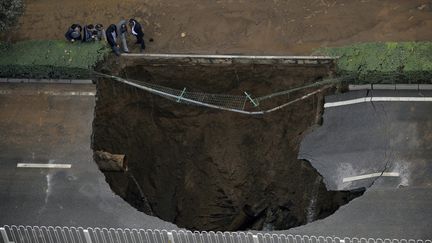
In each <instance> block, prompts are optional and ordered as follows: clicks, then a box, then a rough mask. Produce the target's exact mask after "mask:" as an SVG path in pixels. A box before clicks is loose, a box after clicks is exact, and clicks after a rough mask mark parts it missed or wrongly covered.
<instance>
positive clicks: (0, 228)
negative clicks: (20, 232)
mask: <svg viewBox="0 0 432 243" xmlns="http://www.w3.org/2000/svg"><path fill="white" fill-rule="evenodd" d="M0 234H1V236H2V238H3V241H4V242H5V243H13V241H9V237H8V236H7V233H6V230H5V228H3V227H0Z"/></svg>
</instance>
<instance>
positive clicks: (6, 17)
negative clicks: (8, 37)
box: [0, 0, 24, 32]
mask: <svg viewBox="0 0 432 243" xmlns="http://www.w3.org/2000/svg"><path fill="white" fill-rule="evenodd" d="M23 10H24V3H23V0H0V32H4V31H6V30H7V29H9V28H10V27H11V26H13V25H15V24H16V22H17V21H18V17H19V16H20V15H21V14H22V13H23Z"/></svg>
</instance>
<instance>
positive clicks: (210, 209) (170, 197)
mask: <svg viewBox="0 0 432 243" xmlns="http://www.w3.org/2000/svg"><path fill="white" fill-rule="evenodd" d="M117 62H118V61H117ZM101 70H102V71H103V72H110V73H111V74H113V75H118V76H121V77H123V78H125V79H129V80H139V81H144V82H148V83H152V84H157V85H161V86H165V87H169V88H173V89H178V90H183V89H185V88H186V89H187V90H188V91H189V90H190V91H193V92H203V93H212V94H230V95H243V94H244V92H247V93H248V94H250V95H251V96H252V97H258V96H263V95H267V94H271V93H276V92H280V91H284V90H288V89H290V88H293V87H299V86H301V85H304V84H307V83H312V82H316V81H318V80H322V79H323V78H326V77H328V76H329V75H331V73H332V70H333V64H331V63H327V64H307V65H306V64H305V65H299V64H280V63H279V64H277V63H276V64H275V63H270V64H269V63H265V64H259V63H247V62H244V63H213V62H210V63H197V62H190V61H187V62H175V61H169V62H162V63H161V62H158V63H154V62H151V61H143V60H139V59H138V60H132V61H130V60H129V61H123V62H122V64H121V65H120V64H118V63H115V65H111V66H109V65H107V66H105V67H102V68H101ZM316 89H317V88H316V87H315V88H308V89H301V90H299V91H296V92H292V93H289V94H285V95H282V96H278V97H275V98H274V99H269V100H267V101H265V102H263V103H262V104H259V106H258V108H257V107H254V106H253V105H252V104H251V103H250V102H248V103H247V104H246V106H247V107H246V108H249V109H260V108H261V107H262V108H263V109H265V108H271V107H274V106H277V105H280V104H283V103H284V102H286V101H289V100H293V99H296V98H298V97H302V96H304V95H305V94H306V93H308V92H311V91H313V90H316ZM331 92H334V90H333V89H332V88H329V89H327V90H326V91H325V92H323V93H319V94H316V95H312V96H310V97H308V98H306V99H302V100H299V101H298V102H295V103H293V104H291V105H289V106H287V107H284V108H283V109H280V110H278V111H275V112H272V113H269V114H265V115H257V116H251V115H245V114H239V113H235V112H230V111H222V110H217V109H213V108H208V107H202V106H197V105H191V104H184V103H182V102H176V101H175V100H172V99H171V100H170V99H166V98H164V97H160V96H158V95H154V94H151V93H148V92H146V91H143V90H140V89H138V88H135V87H131V86H129V85H126V84H122V83H118V82H116V81H114V80H110V79H106V78H100V79H99V80H97V102H96V109H95V120H94V123H93V131H94V132H93V145H92V146H93V150H94V151H95V154H97V153H100V151H104V152H107V153H109V154H120V155H124V157H122V156H120V158H121V159H122V162H123V168H126V167H127V170H125V171H122V170H120V171H118V170H110V169H109V168H103V167H101V166H100V168H101V170H102V171H103V172H104V174H105V176H106V180H107V182H108V183H109V185H110V187H111V188H112V190H113V191H114V192H115V193H116V194H118V195H119V196H121V197H122V198H123V199H124V200H125V201H127V202H128V203H129V204H130V205H131V206H133V207H135V208H137V209H138V210H139V211H142V212H143V213H146V214H149V215H154V216H157V217H159V218H161V219H163V220H165V221H169V222H172V223H175V224H176V225H178V226H179V227H182V228H187V229H190V230H206V231H209V230H213V231H237V230H248V229H251V230H267V231H270V230H282V229H288V228H292V227H296V226H299V225H303V224H306V223H309V222H312V221H314V220H317V219H321V218H324V217H327V216H329V215H331V214H332V213H334V212H335V211H336V210H337V209H338V208H339V207H340V206H341V205H344V204H346V203H347V202H349V201H350V200H352V199H353V198H355V197H357V196H359V195H361V194H362V193H363V191H355V192H353V191H328V190H326V188H325V185H324V183H323V181H322V177H321V176H320V175H319V174H318V173H317V171H316V170H315V169H314V168H312V167H311V165H310V164H309V163H308V162H307V161H303V160H298V159H297V154H298V149H299V145H300V142H301V139H302V137H303V136H304V134H305V133H306V132H308V131H309V130H310V129H311V128H312V127H313V126H315V125H316V124H317V123H319V121H320V119H321V112H322V103H323V96H324V95H325V94H328V93H331ZM96 151H97V152H96ZM96 157H100V154H98V155H95V158H96ZM98 159H99V160H100V158H96V160H98Z"/></svg>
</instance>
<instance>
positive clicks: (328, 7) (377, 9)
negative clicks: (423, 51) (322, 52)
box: [9, 0, 432, 54]
mask: <svg viewBox="0 0 432 243" xmlns="http://www.w3.org/2000/svg"><path fill="white" fill-rule="evenodd" d="M26 3H27V8H26V11H25V13H24V15H23V17H22V18H21V19H20V21H19V27H18V28H16V30H14V31H13V33H12V34H11V35H9V37H10V39H11V40H15V41H16V40H28V39H62V38H64V37H63V34H64V32H65V31H66V29H67V27H68V26H70V25H71V24H72V23H81V24H84V23H95V22H100V23H103V24H104V25H105V26H108V25H109V24H110V23H117V22H118V21H119V19H120V18H122V17H124V18H129V17H135V18H137V19H138V20H139V21H141V22H142V23H143V25H144V29H145V33H146V39H147V40H148V39H149V38H150V37H151V38H153V39H154V42H152V43H149V44H148V49H147V51H148V52H152V53H178V52H187V53H191V52H193V53H256V54H308V53H310V52H311V51H312V50H313V49H315V48H317V47H321V46H338V45H344V44H350V43H354V42H367V41H410V40H417V41H421V40H432V31H431V29H432V12H431V11H432V5H431V1H428V0H410V1H407V0H351V1H343V0H252V1H246V0H217V1H209V0H202V1H196V0H182V1H178V0H121V1H119V0H92V1H87V0H73V1H70V0H27V1H26ZM181 33H185V34H186V35H185V37H183V38H182V37H181ZM130 43H133V42H132V40H131V41H130Z"/></svg>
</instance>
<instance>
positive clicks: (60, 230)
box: [0, 225, 432, 243]
mask: <svg viewBox="0 0 432 243" xmlns="http://www.w3.org/2000/svg"><path fill="white" fill-rule="evenodd" d="M1 240H3V242H4V243H12V242H13V243H30V242H31V243H33V242H34V243H58V242H61V243H432V241H431V240H413V239H408V240H406V239H380V238H377V239H373V238H347V237H346V238H339V237H325V236H306V235H291V234H268V233H256V234H253V233H250V232H205V231H203V232H198V231H195V232H191V231H183V230H178V231H177V230H176V231H174V230H173V231H167V230H151V229H147V230H144V229H112V228H111V229H108V228H82V227H58V226H57V227H52V226H48V227H46V226H15V225H12V226H8V225H5V226H3V227H0V242H2V241H1Z"/></svg>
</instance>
